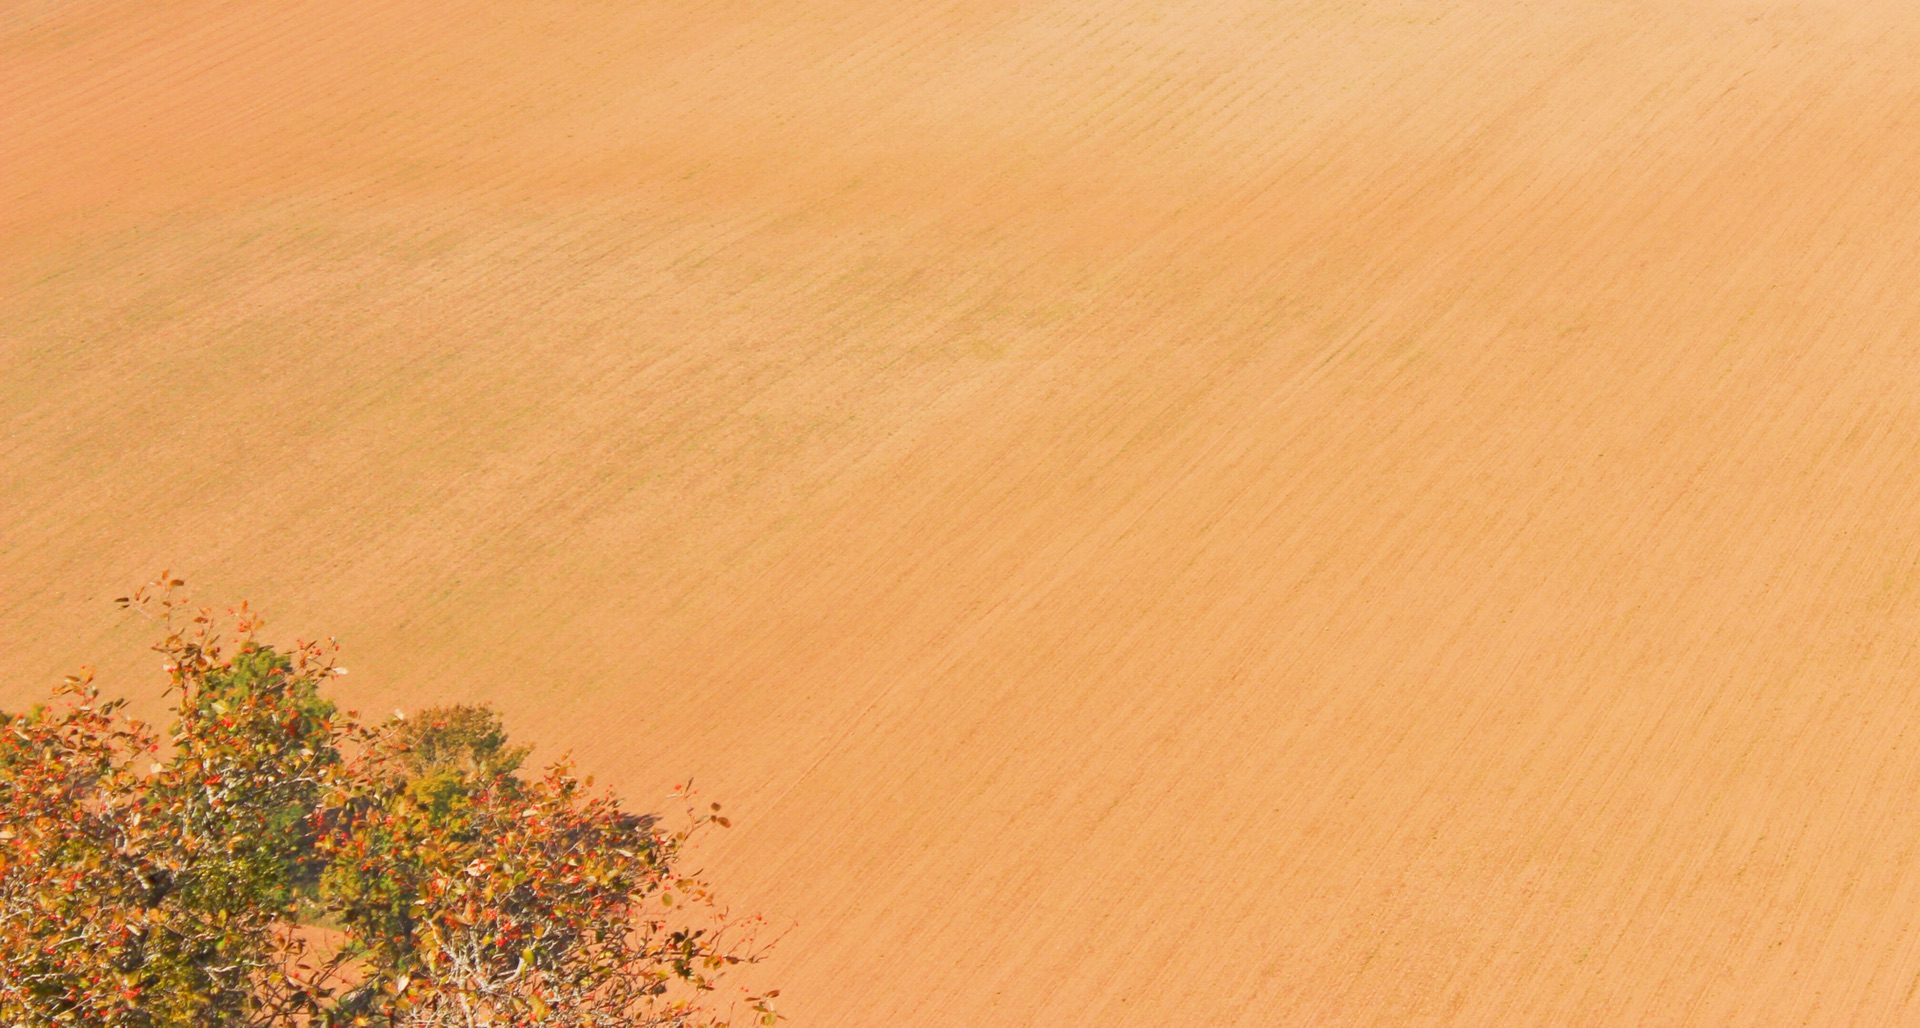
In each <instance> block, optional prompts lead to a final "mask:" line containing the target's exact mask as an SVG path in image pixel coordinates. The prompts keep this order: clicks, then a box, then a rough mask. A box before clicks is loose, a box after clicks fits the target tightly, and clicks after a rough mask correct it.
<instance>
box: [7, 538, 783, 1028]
mask: <svg viewBox="0 0 1920 1028" xmlns="http://www.w3.org/2000/svg"><path fill="white" fill-rule="evenodd" d="M179 585H180V583H179V581H178V580H174V579H166V578H165V577H164V576H163V578H162V580H161V581H160V582H157V583H155V585H154V587H152V588H150V589H149V590H143V591H142V592H140V593H136V594H135V595H134V596H132V597H129V598H127V599H125V600H124V601H123V603H124V604H125V605H127V606H129V607H132V608H134V609H136V610H139V611H141V612H143V613H145V614H147V615H148V616H150V617H152V618H153V619H154V620H155V621H156V622H157V623H159V624H160V625H161V627H162V630H163V638H162V641H161V642H160V643H159V644H158V645H157V646H156V647H155V649H156V650H158V651H159V652H160V653H161V654H162V655H163V656H164V658H165V667H166V671H167V674H168V676H169V678H168V695H169V697H170V698H171V699H172V701H173V707H174V716H175V721H174V724H173V726H172V727H171V729H170V730H169V731H168V732H167V733H166V734H165V735H164V736H163V735H161V734H160V733H158V732H156V731H155V730H154V729H153V728H152V727H151V726H148V725H145V724H143V723H141V722H139V721H136V720H133V719H131V718H128V717H127V716H125V714H124V712H123V702H122V701H118V700H113V701H102V700H101V698H100V693H99V690H98V689H97V688H96V687H95V686H94V685H93V683H92V681H91V678H90V676H89V675H80V676H74V677H70V678H69V679H68V680H67V681H66V682H65V683H64V684H63V685H62V686H61V687H60V688H59V689H58V690H56V696H55V697H54V700H53V702H51V703H50V704H46V705H42V706H40V707H36V708H35V709H34V710H33V711H30V712H28V713H26V714H22V715H12V716H8V715H0V1023H5V1024H9V1025H15V1024H18V1025H49V1026H50V1025H87V1026H93V1025H100V1026H116V1028H118V1026H126V1028H147V1026H162V1025H218V1026H227V1025H233V1026H252V1025H261V1026H267V1025H276V1026H277V1025H287V1026H322V1025H348V1024H352V1025H388V1026H401V1025H406V1026H420V1028H428V1026H443V1025H444V1026H453V1025H459V1026H463V1028H474V1026H481V1025H491V1026H533V1025H567V1026H574V1025H578V1026H602V1025H605V1026H612V1025H621V1026H626V1025H659V1026H694V1025H709V1026H710V1025H720V1024H724V1023H726V1021H725V1020H724V1018H723V1016H722V1015H721V1013H718V1012H716V1006H717V1004H716V1003H715V1002H714V996H715V994H716V993H717V992H718V990H719V989H720V987H721V985H722V982H723V979H724V977H725V974H726V972H727V971H728V970H729V969H731V968H733V967H735V966H737V965H739V964H742V963H751V962H754V961H757V960H759V959H760V957H761V956H762V954H763V952H764V949H763V947H761V946H760V945H759V944H758V943H757V942H756V939H755V933H756V931H757V930H758V929H759V928H760V925H761V922H760V921H759V919H757V918H733V917H731V916H729V915H728V913H727V912H726V909H725V908H724V907H723V906H722V905H721V904H720V902H719V901H718V899H717V898H716V897H715V895H714V894H713V892H712V890H711V888H710V887H709V886H708V884H707V883H706V882H704V881H702V880H701V879H699V878H698V877H696V876H693V875H689V874H687V873H685V872H683V871H682V870H681V860H682V857H683V855H684V853H685V850H686V847H687V845H688V843H689V842H690V841H691V840H692V839H693V838H694V837H695V835H696V834H698V833H699V832H701V831H703V830H705V829H707V828H708V827H709V826H720V827H725V825H726V820H725V819H724V818H723V817H721V816H720V814H719V809H720V808H719V807H718V805H708V807H707V808H706V809H704V810H700V809H696V805H695V804H694V802H693V798H692V796H691V795H690V793H687V792H685V791H684V790H683V791H680V792H679V793H678V795H679V796H680V798H681V799H682V801H683V806H684V808H685V809H684V811H683V812H682V813H681V815H680V816H679V818H678V819H677V820H676V822H675V826H674V827H672V828H668V827H666V826H664V825H662V824H661V823H660V822H659V821H657V820H656V819H655V818H652V817H648V816H641V815H635V814H631V813H628V812H626V811H624V810H622V809H621V807H620V804H619V803H618V801H616V800H615V799H614V798H613V797H611V796H610V795H606V794H596V793H591V792H589V790H588V788H587V786H586V785H585V784H584V783H583V782H582V781H581V780H580V779H579V778H577V777H576V776H575V775H574V774H573V772H572V770H571V768H570V767H569V766H568V765H567V764H566V763H564V762H562V763H559V764H556V765H554V766H552V767H550V768H548V769H546V771H545V772H544V773H543V774H541V775H540V776H538V777H534V778H528V777H524V776H522V775H521V774H520V765H521V764H522V762H523V761H524V758H525V756H526V753H527V751H526V750H525V748H523V747H515V746H512V745H509V743H508V741H507V737H506V733H505V731H504V730H503V728H502V726H501V724H500V720H499V718H498V716H497V715H496V714H494V713H493V712H492V711H490V710H488V709H486V708H484V707H472V706H457V707H447V708H437V709H433V710H428V711H424V712H421V713H420V714H418V715H416V716H415V717H413V718H398V717H396V718H395V719H392V720H389V721H387V722H384V723H380V724H375V725H366V724H363V723H361V722H359V721H358V720H357V719H356V718H355V717H354V716H353V715H351V714H348V713H342V712H341V711H340V710H339V709H338V708H336V707H335V706H334V704H333V703H331V702H330V701H328V700H327V699H325V698H324V697H323V696H322V695H321V687H322V686H323V685H324V684H325V683H326V682H327V680H328V679H330V678H331V677H332V676H334V675H335V674H337V673H339V668H337V667H336V666H335V665H334V663H333V661H332V650H331V647H330V646H323V645H319V644H312V643H300V644H297V645H296V646H295V647H294V648H293V649H291V650H289V651H286V652H280V651H276V650H274V649H272V648H270V647H268V646H266V645H264V644H263V643H261V642H260V641H259V640H258V639H257V637H256V635H257V632H258V630H259V628H260V620H259V618H258V617H257V616H255V615H254V614H253V612H252V611H250V610H248V609H247V608H246V607H245V606H242V607H240V608H238V609H237V610H234V611H230V612H227V613H226V614H225V615H216V614H215V613H214V612H212V611H210V610H192V609H189V608H187V607H185V606H184V605H182V604H180V603H179V602H177V601H176V600H175V599H174V594H173V590H174V589H175V588H177V587H178V586H179ZM303 921H304V922H307V923H304V924H303V923H302V922H303ZM316 922H317V923H316ZM774 995H775V993H771V992H769V993H766V994H764V995H748V994H746V993H744V992H742V993H741V995H740V998H739V999H738V1000H737V1001H735V1002H734V1003H733V1004H732V1005H731V1009H733V1010H735V1011H741V1012H745V1013H746V1014H748V1015H749V1016H750V1017H751V1018H752V1019H753V1020H755V1021H756V1022H758V1023H763V1024H772V1023H774V1021H775V1020H776V1015H775V1014H774V1012H773V1010H772V1007H771V1005H770V1002H771V999H772V997H773V996H774Z"/></svg>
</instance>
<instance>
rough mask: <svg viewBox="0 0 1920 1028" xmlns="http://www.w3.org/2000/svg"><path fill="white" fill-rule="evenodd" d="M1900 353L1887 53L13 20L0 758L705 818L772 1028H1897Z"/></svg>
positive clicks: (1910, 365) (1824, 31) (1426, 37)
mask: <svg viewBox="0 0 1920 1028" xmlns="http://www.w3.org/2000/svg"><path fill="white" fill-rule="evenodd" d="M1917 347H1920V6H1916V5H1914V4H1913V3H1911V2H1909V0H1899V2H1894V0H1830V2H1820V0H1806V2H1789V0H1657V2H1655V0H1555V2H1551V3H1548V2H1521V0H1500V2H1495V0H1444V2H1443V0H1377V2H1359V0H1351V2H1349V0H1201V2H1190V3H1175V2H1172V0H1076V2H1063V0H1055V2H1030V3H1018V4H1016V3H1010V2H1001V0H938V2H932V3H900V2H882V0H815V2H811V3H801V2H797V0H754V2H751V3H749V2H746V0H688V2H684V3H669V2H667V0H619V2H615V0H524V2H492V3H476V2H461V0H404V2H395V0H8V2H4V3H0V417H4V423H3V424H0V429H3V430H4V435H0V506H3V508H4V510H3V517H0V679H4V681H5V683H6V685H5V687H4V690H3V691H0V701H17V700H18V699H20V698H22V697H24V696H26V695H27V694H28V693H30V692H32V691H34V690H37V689H39V688H41V687H42V686H43V685H44V684H45V683H46V682H48V681H49V680H50V679H51V678H52V676H54V675H55V674H57V673H59V672H61V671H64V670H67V669H69V668H71V667H72V666H73V665H75V664H78V663H81V662H85V661H96V662H100V663H102V664H103V665H105V666H106V668H107V669H108V670H110V671H113V672H114V676H113V677H114V681H115V682H116V683H118V684H120V685H121V686H122V687H125V688H130V689H136V690H140V691H141V692H142V694H143V695H147V692H146V691H147V690H149V689H150V688H151V687H152V686H151V684H150V683H152V682H153V681H154V676H153V673H152V669H150V668H147V667H146V660H145V659H144V658H141V657H140V655H139V644H140V641H141V639H142V638H143V635H142V633H141V632H140V631H139V630H138V628H137V627H136V626H131V625H129V624H127V623H126V621H125V620H124V619H123V617H122V616H121V615H119V614H118V613H117V612H115V611H114V610H113V609H112V607H111V605H110V604H109V603H108V602H107V601H108V599H109V598H110V597H111V596H113V595H115V594H116V593H118V592H121V591H123V590H124V589H125V588H127V587H128V586H129V585H131V584H133V583H135V582H137V581H139V580H140V579H142V578H143V577H144V576H146V575H148V574H150V573H151V572H153V571H155V570H157V569H158V568H159V567H161V566H171V567H173V568H174V569H175V570H176V571H179V572H183V573H185V574H187V575H188V576H189V577H190V578H192V579H193V580H194V581H195V582H196V583H197V584H198V585H199V586H200V587H201V590H202V594H203V595H206V596H208V597H210V598H212V597H232V596H242V595H244V596H249V597H252V598H253V599H255V600H256V601H258V602H260V603H262V604H264V605H266V606H267V607H268V608H269V609H271V610H273V611H275V612H277V613H278V614H279V615H280V624H281V626H282V628H283V629H284V630H286V631H287V632H294V631H299V630H314V629H321V628H324V629H328V630H331V631H334V632H336V633H338V634H339V635H340V636H341V637H342V639H343V642H344V643H345V645H346V646H347V660H346V663H347V664H348V665H349V666H350V667H351V668H352V669H353V672H354V674H353V676H352V677H351V678H350V679H349V680H348V681H349V682H351V683H352V685H353V691H354V695H355V697H356V699H358V700H360V701H362V702H364V703H365V704H368V705H371V706H373V707H376V708H378V709H384V708H385V707H387V706H391V705H393V704H396V703H404V704H409V705H417V704H419V703H421V702H424V701H426V700H428V699H446V698H454V697H482V698H489V699H492V700H494V701H496V702H498V703H500V704H501V705H502V706H503V707H504V708H505V709H506V710H507V711H508V713H509V715H510V716H511V718H512V721H513V723H514V725H515V726H517V728H518V730H519V731H520V733H521V734H523V735H525V736H528V737H532V738H537V739H541V740H545V741H547V743H548V745H547V747H546V750H547V752H553V751H554V750H556V749H558V748H560V747H562V746H565V747H571V748H573V749H574V750H576V751H577V752H578V754H579V755H580V756H581V757H582V758H583V760H584V761H585V763H586V764H587V765H588V766H590V767H593V768H597V769H599V770H600V771H601V772H602V776H603V777H604V778H608V779H611V780H612V781H614V782H615V783H617V784H618V785H619V786H620V787H621V788H622V789H623V791H625V792H627V793H628V794H629V795H631V796H633V797H635V798H637V799H641V800H645V799H648V798H650V797H653V796H656V795H658V794H659V792H660V790H661V789H662V788H663V787H664V786H665V785H666V784H667V783H668V782H669V781H670V780H673V779H676V778H679V777H683V776H685V775H689V774H691V775H693V776H694V777H695V778H696V780H697V781H699V782H701V783H704V785H705V787H706V790H707V792H708V793H709V794H711V795H714V796H717V797H719V798H721V799H723V800H725V801H728V802H729V803H730V805H731V806H732V808H733V809H734V813H736V815H737V817H738V822H739V824H740V825H741V827H739V828H737V829H735V830H734V831H733V832H732V833H730V834H729V836H728V837H727V838H726V839H725V840H724V841H723V842H722V843H720V844H719V848H718V849H716V850H715V851H714V852H713V854H712V859H713V864H714V870H715V872H716V873H717V874H718V875H719V877H720V878H721V880H722V881H723V882H724V883H725V884H726V885H727V886H728V887H729V891H730V892H731V894H732V895H733V896H734V897H735V898H737V899H738V900H739V901H740V902H741V903H742V904H744V905H750V906H755V907H759V908H762V909H764V910H766V911H768V912H769V913H770V914H771V915H772V916H773V917H774V918H775V919H777V920H782V921H789V920H791V921H797V922H798V924H799V927H798V928H797V930H795V931H794V932H793V934H792V935H791V936H789V938H788V939H787V941H786V944H785V946H784V948H783V949H782V951H781V953H780V956H779V960H778V962H777V964H776V966H775V968H774V971H775V975H776V977H777V978H778V979H779V980H780V984H782V985H784V986H785V989H786V994H787V998H788V1003H787V1008H788V1010H789V1012H790V1013H791V1014H792V1015H793V1023H794V1024H795V1025H796V1026H799V1028H813V1026H826V1025H836V1026H840V1025H847V1026H882V1025H887V1026H891V1025H931V1026H960V1025H1002V1024H1004V1025H1025V1024H1034V1025H1068V1024H1110V1025H1139V1026H1150V1025H1167V1024H1245V1025H1267V1024H1301V1025H1342V1024H1356V1025H1357V1024H1380V1025H1403V1024H1467V1025H1490V1024H1634V1025H1641V1024H1683V1023H1685V1024H1709V1025H1720V1024H1764V1025H1779V1024H1789V1023H1819V1024H1839V1023H1859V1024H1890V1023H1894V1022H1895V1021H1899V1020H1914V1019H1920V722H1916V721H1915V720H1914V719H1915V718H1916V716H1917V715H1920V709H1916V708H1917V707H1920V702H1916V695H1917V694H1916V672H1920V349H1917ZM133 668H139V669H140V670H141V671H142V676H141V677H128V675H129V674H130V671H129V669H133Z"/></svg>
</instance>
